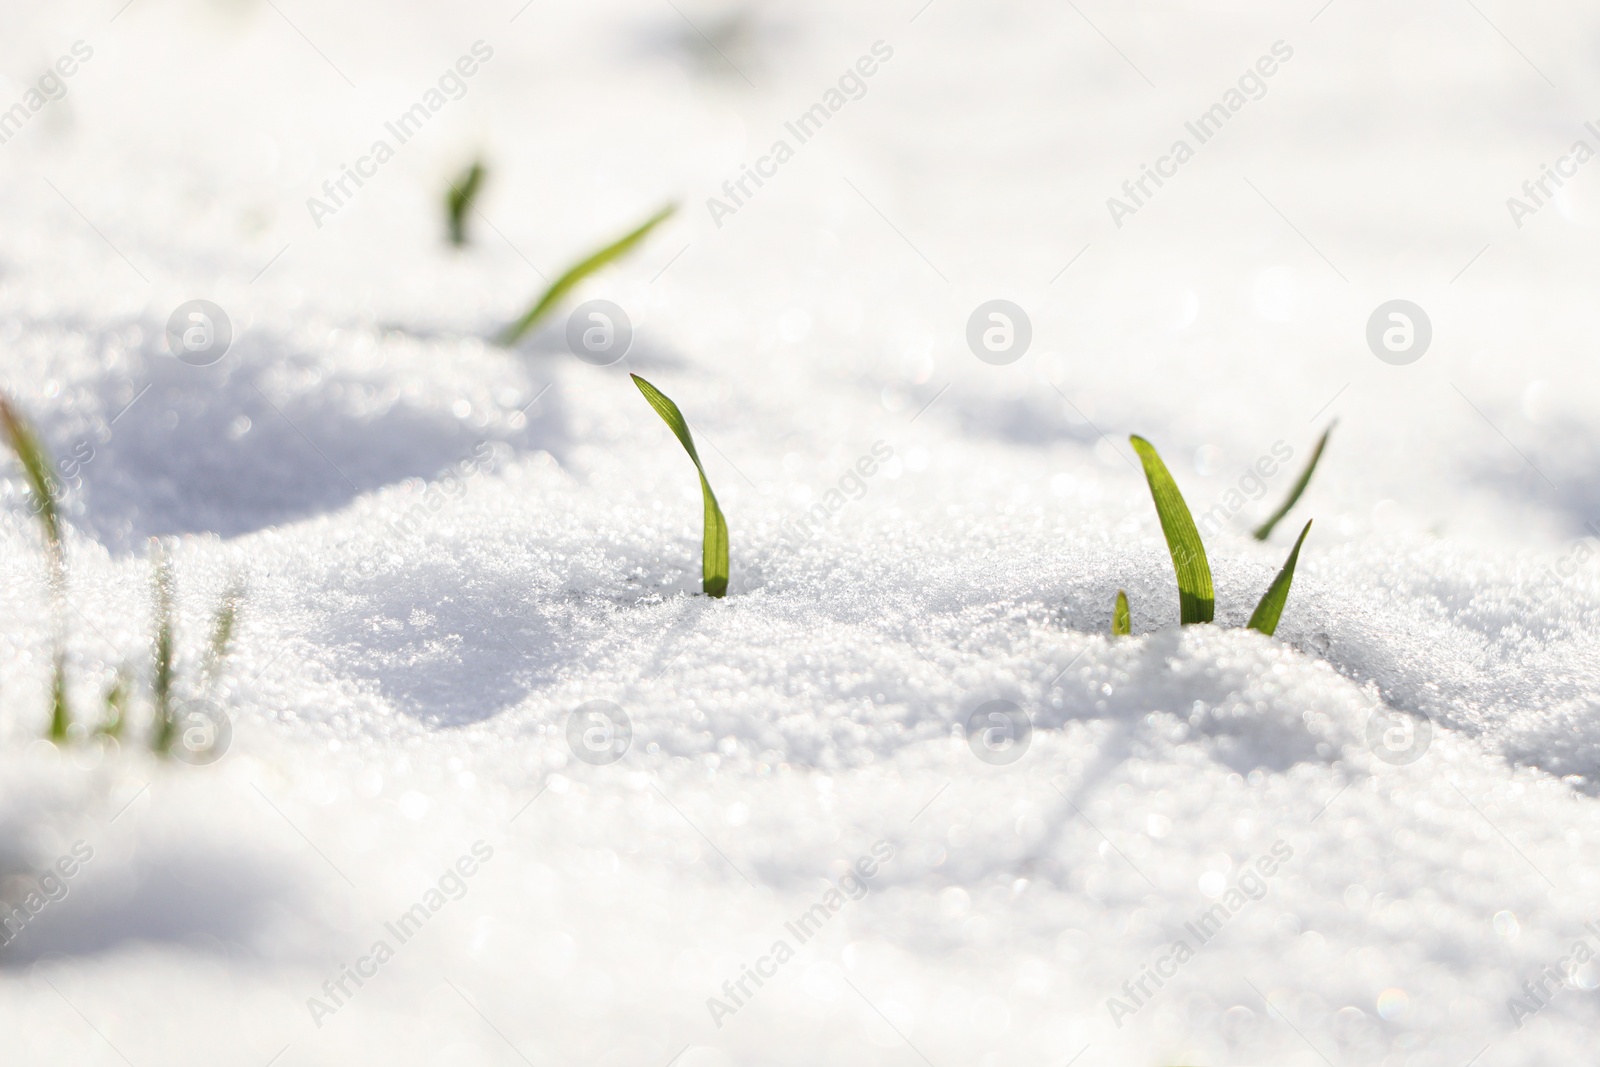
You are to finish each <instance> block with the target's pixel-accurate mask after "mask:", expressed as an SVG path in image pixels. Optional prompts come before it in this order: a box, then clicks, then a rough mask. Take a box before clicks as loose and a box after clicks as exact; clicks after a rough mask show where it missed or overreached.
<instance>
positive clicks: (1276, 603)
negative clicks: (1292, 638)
mask: <svg viewBox="0 0 1600 1067" xmlns="http://www.w3.org/2000/svg"><path fill="white" fill-rule="evenodd" d="M1310 532H1311V522H1310V520H1307V521H1306V524H1305V526H1304V528H1302V529H1301V531H1300V536H1299V538H1297V539H1296V540H1295V543H1294V548H1293V549H1292V550H1290V552H1289V558H1288V559H1287V560H1285V561H1284V564H1283V569H1282V570H1280V571H1278V576H1277V577H1276V578H1274V579H1272V584H1271V585H1270V586H1268V587H1267V592H1266V594H1265V595H1264V596H1263V597H1262V598H1261V603H1259V604H1257V605H1256V610H1255V612H1254V613H1252V614H1251V616H1250V622H1249V623H1248V624H1247V625H1248V626H1249V627H1250V629H1252V630H1259V631H1260V632H1261V633H1264V634H1266V635H1267V636H1268V637H1271V636H1272V635H1273V634H1275V633H1277V632H1278V620H1279V619H1281V618H1283V609H1284V606H1285V605H1287V604H1288V603H1289V586H1290V585H1292V584H1293V582H1294V565H1295V563H1296V562H1298V561H1299V559H1300V546H1301V545H1303V544H1305V543H1306V534H1308V533H1310Z"/></svg>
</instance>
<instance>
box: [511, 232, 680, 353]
mask: <svg viewBox="0 0 1600 1067" xmlns="http://www.w3.org/2000/svg"><path fill="white" fill-rule="evenodd" d="M677 210H678V205H676V204H668V205H667V206H666V207H664V208H662V209H661V210H660V211H658V212H656V213H655V214H654V215H652V216H650V217H649V218H648V219H646V220H645V221H644V222H643V223H642V224H640V225H639V227H638V228H637V229H635V230H633V231H632V232H631V233H628V234H626V235H624V236H622V237H619V238H617V240H615V241H613V242H611V243H610V244H608V245H606V246H605V247H604V248H602V249H600V250H599V251H598V252H594V253H592V254H590V255H589V256H587V257H586V258H584V259H581V260H579V261H578V262H577V263H574V264H573V265H572V266H570V267H568V268H567V270H566V273H565V274H563V275H561V277H559V278H557V279H556V280H555V281H553V282H551V283H550V287H549V288H548V289H546V290H545V291H544V293H543V295H541V296H540V297H539V299H538V300H536V301H534V304H533V306H532V307H531V308H529V309H528V311H527V313H526V314H524V315H523V316H522V318H520V319H518V320H517V321H516V322H513V323H512V324H511V325H510V326H507V327H506V328H505V330H504V331H502V332H501V334H500V337H499V339H498V340H499V342H500V344H502V345H505V346H507V347H510V346H511V345H514V344H516V343H517V342H518V341H520V340H522V338H523V337H524V336H525V335H526V334H527V333H528V331H529V330H532V329H533V328H534V327H535V326H537V325H539V323H540V322H541V321H542V320H543V319H544V317H545V316H546V315H548V314H550V312H551V311H552V310H554V308H555V306H556V304H558V303H559V302H560V301H561V299H562V298H563V297H565V296H566V295H567V294H568V293H570V292H571V291H572V290H573V289H575V288H577V286H578V283H579V282H581V281H583V280H584V279H585V278H587V277H588V276H589V275H591V274H593V273H595V272H596V271H598V270H600V269H601V268H603V267H605V266H607V265H609V264H611V263H614V262H616V261H617V260H619V259H621V258H622V257H623V256H625V255H627V254H628V253H629V252H632V251H633V250H634V249H635V248H637V247H638V246H639V245H640V244H641V243H642V242H643V241H644V239H645V238H646V237H649V236H650V231H651V230H653V229H655V228H656V227H657V226H659V225H661V224H662V223H663V222H665V221H667V219H669V218H670V217H671V216H672V213H673V212H675V211H677Z"/></svg>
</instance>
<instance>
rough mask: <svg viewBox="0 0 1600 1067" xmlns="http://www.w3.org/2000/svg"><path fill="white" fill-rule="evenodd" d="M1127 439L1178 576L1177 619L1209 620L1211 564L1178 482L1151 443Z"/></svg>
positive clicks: (1213, 595)
mask: <svg viewBox="0 0 1600 1067" xmlns="http://www.w3.org/2000/svg"><path fill="white" fill-rule="evenodd" d="M1128 440H1129V441H1131V442H1132V443H1133V450H1134V451H1135V452H1137V453H1139V461H1140V462H1141V463H1143V464H1144V477H1145V481H1147V482H1149V483H1150V496H1151V497H1152V498H1153V499H1154V500H1155V503H1156V515H1157V517H1158V518H1160V519H1161V532H1162V533H1163V534H1165V535H1166V538H1167V550H1168V551H1169V552H1171V553H1172V569H1173V571H1174V572H1176V574H1177V576H1178V613H1179V618H1180V620H1181V621H1182V623H1183V625H1185V626H1188V625H1190V624H1191V623H1197V622H1210V621H1211V616H1212V612H1213V611H1214V609H1215V607H1216V593H1215V592H1214V591H1213V590H1212V587H1211V565H1210V564H1208V563H1207V562H1206V548H1205V545H1203V544H1201V543H1200V531H1199V530H1197V529H1195V526H1194V516H1192V515H1191V514H1189V505H1188V504H1185V503H1184V502H1183V494H1182V493H1180V492H1178V483H1177V482H1175V481H1173V480H1172V475H1171V474H1170V473H1168V471H1167V465H1166V464H1165V463H1163V462H1161V456H1160V455H1159V454H1158V453H1157V452H1156V450H1155V446H1154V445H1152V444H1151V443H1150V442H1149V441H1146V440H1145V439H1144V438H1142V437H1140V436H1138V435H1137V434H1135V435H1134V436H1132V437H1130V438H1128Z"/></svg>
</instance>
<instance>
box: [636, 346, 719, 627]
mask: <svg viewBox="0 0 1600 1067" xmlns="http://www.w3.org/2000/svg"><path fill="white" fill-rule="evenodd" d="M631 377H632V378H633V384H634V385H637V386H638V387H639V392H641V393H643V394H644V398H645V399H646V400H648V401H649V402H650V406H651V407H653V408H655V410H656V414H657V415H660V416H661V419H662V421H663V422H665V423H666V424H667V426H668V427H669V428H670V429H671V430H672V432H673V434H674V435H675V436H676V437H677V438H678V441H679V443H681V444H682V445H683V447H684V450H685V451H686V452H688V453H689V458H690V459H692V460H694V468H695V470H697V471H699V472H700V494H701V496H703V497H704V498H705V506H706V518H705V534H704V540H703V543H702V545H701V553H700V556H701V558H700V574H701V582H702V585H703V588H704V589H705V593H706V596H714V597H720V596H726V595H727V593H728V520H727V519H725V518H723V517H722V509H721V508H720V507H718V506H717V498H716V495H715V494H714V493H712V492H711V483H710V482H708V481H706V469H705V467H704V466H703V465H702V464H701V463H700V453H698V452H696V451H695V447H694V438H693V437H691V436H689V424H688V422H686V421H685V420H684V417H683V412H681V411H679V410H678V405H676V404H674V403H673V402H672V401H671V400H670V399H668V397H667V394H665V393H663V392H662V391H661V390H659V389H657V388H656V387H655V386H653V385H651V384H650V383H649V382H647V381H645V380H644V379H643V378H641V377H639V376H638V375H637V374H635V375H632V376H631Z"/></svg>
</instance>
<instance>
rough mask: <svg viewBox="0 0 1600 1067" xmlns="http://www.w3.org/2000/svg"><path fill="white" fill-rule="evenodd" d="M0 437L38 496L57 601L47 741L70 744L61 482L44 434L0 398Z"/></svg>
mask: <svg viewBox="0 0 1600 1067" xmlns="http://www.w3.org/2000/svg"><path fill="white" fill-rule="evenodd" d="M0 434H4V436H5V440H6V444H7V445H8V446H10V448H11V451H12V452H13V453H14V454H15V455H16V457H17V462H18V463H20V464H21V465H22V474H23V477H24V478H25V479H26V480H27V483H28V491H29V493H30V494H32V496H33V511H34V514H36V515H38V516H39V525H40V527H41V528H42V530H43V532H44V546H45V553H46V555H47V556H48V558H49V560H50V576H49V577H50V598H51V600H52V601H54V608H55V610H54V624H55V646H56V650H55V656H54V659H53V666H52V675H51V679H50V726H49V731H48V736H49V738H50V740H51V741H54V742H55V743H56V744H58V745H59V744H62V743H63V742H65V741H66V739H67V731H68V730H69V729H70V728H71V726H72V709H71V708H70V707H69V706H68V704H67V654H66V648H65V644H66V605H67V601H66V597H67V552H66V544H65V542H64V541H63V540H62V538H61V508H60V505H59V503H58V502H57V500H56V480H55V478H54V476H53V475H52V474H51V471H52V469H53V468H52V466H51V464H50V457H49V455H48V454H47V453H46V452H45V450H44V445H43V444H42V443H40V441H39V435H38V433H37V432H36V431H35V430H34V428H33V425H32V424H31V423H30V422H28V420H27V418H25V417H24V416H23V414H22V413H21V412H19V411H18V410H17V409H16V407H15V405H13V404H12V403H11V401H10V399H9V398H7V397H6V396H5V395H3V394H0Z"/></svg>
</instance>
